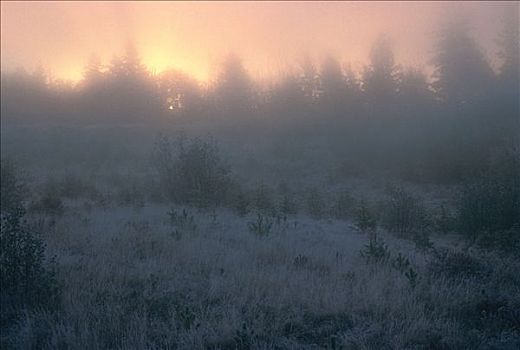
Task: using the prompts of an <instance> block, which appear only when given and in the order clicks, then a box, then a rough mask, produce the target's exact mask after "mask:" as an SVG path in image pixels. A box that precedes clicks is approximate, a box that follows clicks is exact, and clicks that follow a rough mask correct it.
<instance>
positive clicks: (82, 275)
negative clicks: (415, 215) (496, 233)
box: [2, 202, 520, 349]
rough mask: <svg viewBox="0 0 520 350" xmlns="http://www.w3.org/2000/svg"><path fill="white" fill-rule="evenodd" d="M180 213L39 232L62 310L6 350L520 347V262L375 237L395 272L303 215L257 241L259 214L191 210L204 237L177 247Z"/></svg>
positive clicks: (72, 216)
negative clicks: (51, 260)
mask: <svg viewBox="0 0 520 350" xmlns="http://www.w3.org/2000/svg"><path fill="white" fill-rule="evenodd" d="M172 210H175V208H173V209H172V208H171V207H169V206H168V207H167V206H159V205H154V206H151V205H148V206H145V207H143V208H120V207H115V206H112V207H109V208H105V209H96V208H94V209H91V210H90V211H89V212H87V211H85V210H84V208H83V207H82V206H81V204H80V202H78V204H77V206H74V203H72V204H69V206H68V207H67V209H66V213H65V215H63V216H60V217H57V218H53V220H54V221H53V222H54V223H53V224H52V225H51V224H49V222H50V221H47V223H43V224H42V223H41V222H40V223H39V225H43V226H44V228H45V230H44V232H46V236H45V241H46V243H47V250H48V251H47V253H48V254H49V255H56V256H57V260H56V278H57V279H58V281H59V283H60V285H61V287H62V303H61V304H62V305H61V308H60V309H59V310H57V311H56V310H55V311H52V312H51V311H46V310H44V309H41V310H39V309H36V310H33V311H31V312H28V313H26V314H24V315H23V316H22V317H21V318H20V320H19V321H18V322H17V323H16V324H13V325H11V326H10V327H9V329H8V331H7V332H2V337H3V340H2V343H3V344H4V345H5V346H6V348H19V349H26V348H29V349H31V348H33V349H130V348H131V349H316V348H328V349H340V348H342V349H479V348H482V349H491V348H500V349H514V348H517V347H518V345H519V344H520V323H519V319H518V316H519V315H518V312H517V311H515V310H518V309H520V280H519V278H518V276H517V273H516V271H518V270H519V269H520V262H519V261H518V259H515V258H513V257H512V256H510V257H504V256H498V255H497V254H494V253H482V252H478V251H465V252H464V251H459V250H457V252H454V249H453V248H451V249H450V250H449V252H451V253H446V252H444V251H442V252H439V253H437V254H435V253H431V252H423V251H419V250H416V249H415V247H414V245H413V243H411V242H409V241H406V240H401V239H399V238H396V237H394V236H393V235H388V234H385V233H379V237H380V238H381V239H383V240H384V241H385V244H386V246H387V247H388V250H389V252H391V254H392V259H388V262H387V263H381V262H380V261H379V262H377V263H376V262H371V261H370V259H368V260H367V259H365V258H363V256H361V254H360V252H361V251H363V249H364V247H365V245H366V244H367V241H368V237H367V236H366V235H364V234H361V233H359V232H357V231H356V230H354V229H346V227H350V226H348V225H346V224H345V222H344V221H336V220H327V221H324V220H313V219H309V218H307V217H305V216H303V215H300V216H296V217H295V218H294V220H293V221H291V223H290V224H288V225H285V226H284V227H283V228H282V227H280V226H278V225H276V224H273V226H272V228H271V232H270V234H269V235H268V236H262V237H259V236H257V235H252V234H250V232H249V229H248V222H251V221H254V220H255V214H254V213H251V214H249V215H246V216H245V217H243V218H242V217H238V216H237V215H236V214H234V213H232V212H231V211H228V210H224V209H220V210H217V211H215V212H211V213H210V212H208V211H197V210H191V211H190V218H191V215H192V216H193V221H194V222H195V223H196V226H194V227H193V229H191V230H189V232H186V233H185V234H182V235H180V236H174V235H172V224H171V217H170V216H171V215H170V216H169V215H168V213H169V212H170V213H171V212H172ZM176 210H177V213H182V209H181V208H177V209H176ZM190 220H191V219H190ZM291 220H292V219H291ZM439 249H440V248H439ZM439 251H440V250H439ZM405 261H406V263H405ZM460 261H463V262H464V264H465V265H464V266H463V268H462V270H464V271H465V270H470V271H477V272H479V273H472V274H466V273H464V271H462V272H460V271H459V270H458V269H457V264H458V262H460ZM450 264H451V265H450ZM404 265H406V266H404ZM473 265H475V266H473ZM396 266H397V267H396ZM482 266H486V268H485V269H482V268H481V267H482ZM410 271H413V273H411V272H410ZM481 271H483V272H482V273H480V272H481ZM411 280H413V282H412V281H411Z"/></svg>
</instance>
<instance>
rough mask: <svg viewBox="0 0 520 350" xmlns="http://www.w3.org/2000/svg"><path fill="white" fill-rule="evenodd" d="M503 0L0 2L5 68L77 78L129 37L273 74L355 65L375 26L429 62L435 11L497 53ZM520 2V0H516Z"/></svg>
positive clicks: (147, 46)
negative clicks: (306, 64) (311, 65)
mask: <svg viewBox="0 0 520 350" xmlns="http://www.w3.org/2000/svg"><path fill="white" fill-rule="evenodd" d="M514 5H515V4H514V3H513V4H511V3H504V2H491V1H490V2H459V3H455V2H309V1H306V2H296V1H291V2H267V1H265V2H162V1H161V2H108V1H107V2H90V1H85V2H78V1H74V2H61V1H60V2H43V1H37V2H26V1H24V2H9V1H2V2H1V69H2V70H12V69H15V68H18V67H23V68H25V69H26V70H28V71H32V70H34V69H35V68H36V67H37V66H42V67H43V68H44V69H45V70H47V72H48V73H50V74H51V75H52V76H53V77H55V78H59V79H69V80H75V81H77V80H79V79H81V77H82V74H83V73H82V72H83V67H84V65H85V63H86V62H87V60H88V58H89V57H90V56H91V55H93V54H96V55H98V56H99V57H100V58H101V60H102V61H103V62H105V63H108V62H109V61H110V59H111V57H113V56H114V55H120V54H122V53H123V52H124V48H125V47H126V46H127V45H129V44H132V45H134V46H135V47H136V48H137V49H138V51H139V52H140V56H141V58H142V61H143V63H144V64H145V65H146V66H147V67H148V68H149V69H150V70H152V71H154V72H157V73H159V72H161V71H164V70H166V69H169V68H175V69H181V70H183V71H185V72H186V73H189V74H190V75H192V76H194V77H195V78H197V79H199V80H200V81H210V80H211V79H213V77H214V75H215V74H216V72H217V71H218V67H219V64H220V63H221V62H222V60H223V58H224V57H225V56H226V55H227V54H229V53H231V52H233V53H236V54H238V55H240V56H241V57H242V59H243V61H244V65H245V66H246V68H247V69H248V71H249V72H250V74H251V75H252V76H253V77H255V78H257V79H260V80H261V79H266V80H268V79H272V78H273V77H276V76H278V75H280V73H283V72H287V70H289V69H290V68H289V67H292V66H295V65H298V63H299V62H301V61H302V60H303V57H305V56H308V57H310V58H312V59H314V60H316V61H318V62H319V60H321V59H323V58H324V57H326V56H328V55H332V56H335V57H336V58H338V59H339V60H340V62H341V63H342V64H343V65H344V66H345V67H346V66H347V65H350V66H351V67H352V68H353V69H354V70H360V69H361V68H362V67H363V65H365V64H366V63H367V60H368V55H369V52H370V47H371V45H372V43H373V42H374V40H375V39H376V38H377V37H378V36H380V35H386V36H388V37H390V39H391V40H392V42H393V44H394V47H395V53H396V60H397V61H398V62H399V63H401V64H403V65H405V66H407V65H411V66H417V67H420V68H423V69H426V70H428V67H429V66H428V65H429V62H430V57H431V53H432V50H433V43H434V39H435V32H436V31H437V30H438V24H439V20H441V19H443V18H446V17H448V16H453V15H455V14H461V15H464V16H465V17H466V18H467V19H468V21H469V22H470V24H471V26H472V28H473V30H474V33H475V37H476V38H477V39H478V42H479V44H480V45H481V46H482V48H483V50H484V51H485V52H486V54H487V57H488V58H489V59H490V60H491V61H494V60H496V51H497V48H496V37H497V33H498V31H499V30H500V23H501V17H502V15H503V12H504V10H505V9H509V10H518V7H516V8H515V7H514ZM516 6H518V3H516Z"/></svg>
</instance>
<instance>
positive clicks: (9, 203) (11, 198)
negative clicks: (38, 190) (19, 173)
mask: <svg viewBox="0 0 520 350" xmlns="http://www.w3.org/2000/svg"><path fill="white" fill-rule="evenodd" d="M0 168H1V171H0V212H1V213H7V212H14V211H16V210H18V208H20V207H21V206H22V192H23V185H22V184H21V183H20V182H19V180H18V179H17V177H16V168H15V166H14V164H13V163H12V162H11V161H9V160H2V161H1V162H0Z"/></svg>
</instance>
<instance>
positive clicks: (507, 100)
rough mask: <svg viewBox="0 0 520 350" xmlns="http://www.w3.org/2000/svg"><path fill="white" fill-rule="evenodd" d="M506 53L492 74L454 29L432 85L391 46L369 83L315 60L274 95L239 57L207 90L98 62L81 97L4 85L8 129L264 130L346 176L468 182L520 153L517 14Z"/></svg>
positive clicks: (177, 78)
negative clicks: (337, 160)
mask: <svg viewBox="0 0 520 350" xmlns="http://www.w3.org/2000/svg"><path fill="white" fill-rule="evenodd" d="M497 42H498V43H499V44H500V58H501V65H500V66H499V67H498V68H495V69H494V68H492V66H491V65H490V63H489V62H488V60H486V57H485V55H484V53H483V52H482V50H481V49H480V48H479V45H478V43H477V41H476V40H475V39H474V38H473V37H472V33H471V30H470V29H469V28H468V26H467V25H466V24H465V22H464V21H453V22H451V23H449V24H446V25H445V26H443V27H442V28H441V29H440V30H439V34H438V37H437V40H436V46H435V50H434V53H433V55H432V57H431V64H432V66H433V76H432V77H431V78H430V77H428V76H427V75H426V74H425V73H424V72H423V71H421V70H419V69H417V68H414V67H402V66H401V65H399V64H398V63H397V62H396V61H395V58H394V53H393V49H392V45H391V42H390V40H389V39H388V38H385V37H382V38H380V39H379V40H377V41H376V42H375V43H374V45H373V47H372V50H371V52H370V61H369V63H368V64H367V65H366V67H365V68H364V69H363V71H362V72H361V74H355V72H353V71H352V70H351V69H349V68H346V69H344V67H342V65H341V63H340V62H339V61H338V60H337V59H336V58H334V57H328V58H327V59H325V60H324V61H323V62H322V63H321V64H320V65H316V64H314V62H312V61H311V60H308V59H307V60H304V61H303V62H302V63H301V64H300V65H299V67H298V69H296V70H295V73H292V74H289V73H288V74H286V75H285V76H284V77H282V78H281V79H280V81H279V82H278V83H276V84H274V85H272V86H269V87H265V86H260V85H259V84H256V83H255V81H254V80H253V79H252V78H251V77H250V76H249V75H248V73H247V70H246V69H245V68H244V65H243V63H242V61H241V59H240V58H239V57H238V56H236V55H230V56H228V57H227V59H226V60H225V62H224V64H223V65H222V67H221V69H220V72H219V74H218V78H217V79H216V81H215V82H214V84H211V85H209V86H205V87H203V86H201V85H200V84H199V83H198V82H197V81H196V80H195V79H193V78H192V77H190V76H189V75H187V74H185V73H183V72H181V71H176V70H169V71H165V72H162V73H160V74H156V75H155V74H152V73H151V72H150V71H149V70H147V68H146V67H145V66H144V65H143V63H142V62H141V60H140V59H139V54H138V52H137V51H136V50H135V48H133V47H129V48H128V49H127V50H126V53H125V54H124V55H123V56H121V57H114V58H113V59H112V60H111V62H110V63H109V64H108V65H103V64H102V63H101V61H100V60H99V59H97V58H96V57H91V59H90V60H89V62H88V64H87V65H86V67H85V72H84V78H83V80H81V81H80V82H79V83H78V84H77V85H75V86H72V85H69V84H66V83H63V82H60V81H55V80H50V79H49V78H48V77H47V76H46V75H45V74H44V72H43V71H42V70H37V71H36V72H34V73H32V74H29V73H27V72H24V71H17V72H14V73H2V106H1V108H2V110H1V112H2V113H1V114H2V123H7V124H9V123H12V124H27V123H29V124H30V123H48V122H58V123H63V122H76V123H80V124H88V123H109V124H118V123H148V122H163V121H172V120H173V121H175V120H204V121H208V122H209V123H211V122H214V123H218V124H220V125H221V126H222V125H226V126H233V127H237V126H240V125H247V126H251V125H255V127H256V129H255V130H261V129H265V130H269V133H268V134H269V137H273V138H278V139H279V140H283V142H286V143H287V142H288V141H287V140H291V139H294V140H295V143H293V144H296V145H300V144H301V143H302V142H305V140H310V139H312V140H321V141H323V142H322V143H323V145H326V146H327V147H329V148H330V149H331V150H332V152H335V153H337V154H338V155H339V156H340V157H342V159H344V163H345V168H346V169H348V170H347V171H348V172H354V173H356V172H362V171H365V170H366V169H367V168H368V169H370V168H371V166H372V164H376V163H377V164H378V167H380V168H383V169H385V168H388V169H390V168H391V169H392V170H393V171H399V172H402V174H401V175H403V176H405V177H410V178H421V179H425V178H428V179H431V180H444V179H456V180H462V179H463V178H464V177H465V176H467V175H468V174H472V173H474V172H475V171H480V170H481V169H482V168H483V167H484V166H487V165H486V164H487V161H488V160H489V159H495V158H496V157H495V156H496V154H503V153H504V152H505V151H504V150H505V149H508V150H510V149H517V148H518V139H519V137H520V135H519V130H520V128H519V119H520V118H519V115H520V114H519V102H518V96H519V93H520V92H519V80H520V78H519V77H520V60H519V52H520V50H519V34H518V15H517V14H511V15H510V16H509V17H507V18H506V20H504V22H503V28H502V30H501V32H500V33H499V34H498V35H497ZM240 130H242V131H241V132H246V133H247V131H244V130H247V129H240ZM266 132H267V131H266ZM396 168H399V169H396Z"/></svg>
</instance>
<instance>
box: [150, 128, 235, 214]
mask: <svg viewBox="0 0 520 350" xmlns="http://www.w3.org/2000/svg"><path fill="white" fill-rule="evenodd" d="M153 160H154V164H155V167H156V169H157V170H158V172H159V175H160V180H161V182H160V186H161V187H162V188H163V190H164V192H165V194H166V195H167V196H168V198H169V199H171V200H173V201H174V202H176V203H180V204H189V205H194V206H197V207H211V206H218V205H220V204H222V203H223V202H224V201H225V200H226V196H227V194H228V192H229V189H230V186H231V183H232V180H231V171H230V168H229V166H227V165H226V164H225V163H224V161H223V160H222V158H221V157H220V154H219V150H218V147H217V145H216V144H215V143H213V142H209V141H202V140H200V139H198V138H195V139H189V140H188V139H186V138H185V137H180V138H178V139H177V140H176V142H175V143H173V142H172V141H171V140H170V139H169V138H167V137H161V138H159V140H158V141H157V143H156V145H155V150H154V154H153Z"/></svg>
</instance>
